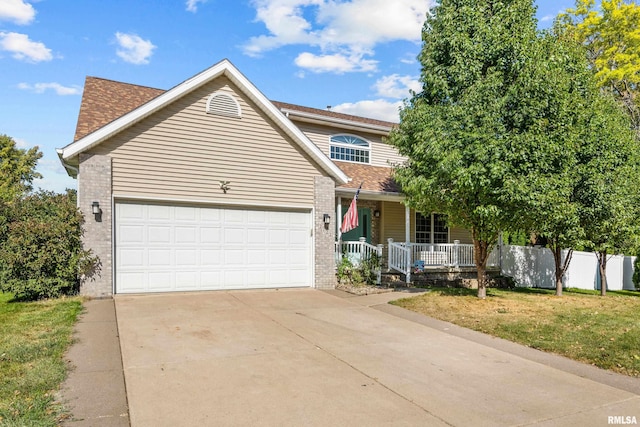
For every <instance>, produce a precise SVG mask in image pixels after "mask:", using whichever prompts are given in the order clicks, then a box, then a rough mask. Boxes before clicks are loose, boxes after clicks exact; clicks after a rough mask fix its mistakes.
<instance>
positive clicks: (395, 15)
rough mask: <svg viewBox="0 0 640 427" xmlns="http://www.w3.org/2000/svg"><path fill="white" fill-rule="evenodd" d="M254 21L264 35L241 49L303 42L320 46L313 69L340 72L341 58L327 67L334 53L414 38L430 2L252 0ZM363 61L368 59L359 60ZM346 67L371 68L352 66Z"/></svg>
mask: <svg viewBox="0 0 640 427" xmlns="http://www.w3.org/2000/svg"><path fill="white" fill-rule="evenodd" d="M252 4H253V6H254V7H255V8H256V21H258V22H262V23H264V25H265V26H266V27H267V31H268V34H262V35H259V36H256V37H252V38H250V39H249V41H248V42H247V43H246V44H245V45H244V46H243V49H244V53H245V54H247V55H249V56H259V55H261V54H262V53H264V52H266V51H269V50H272V49H276V48H279V47H282V46H286V45H295V44H303V45H308V46H314V47H317V48H318V49H319V51H320V52H319V53H318V54H310V53H308V54H306V55H305V56H304V57H303V59H305V60H308V59H310V58H311V57H310V56H309V55H314V56H315V58H323V61H319V60H316V61H315V62H317V63H319V64H320V67H319V68H318V69H317V72H328V71H332V72H339V73H342V72H345V67H344V64H343V63H342V61H335V63H336V66H337V68H335V69H332V68H328V67H327V66H326V60H327V59H330V58H332V57H336V56H342V57H347V58H353V57H355V56H358V55H360V56H364V55H367V56H372V55H373V54H374V51H373V48H374V47H375V46H376V45H377V44H379V43H384V42H389V41H396V40H409V41H413V42H416V43H417V42H419V41H420V39H421V32H422V26H423V24H424V20H425V18H426V14H427V12H428V10H429V8H430V7H431V6H432V5H433V4H434V1H433V0H394V1H389V0H351V1H336V0H253V3H252ZM361 60H362V61H370V60H364V59H362V58H361ZM351 62H353V61H351ZM350 71H371V67H370V65H369V66H364V67H362V66H355V67H352V69H351V70H350Z"/></svg>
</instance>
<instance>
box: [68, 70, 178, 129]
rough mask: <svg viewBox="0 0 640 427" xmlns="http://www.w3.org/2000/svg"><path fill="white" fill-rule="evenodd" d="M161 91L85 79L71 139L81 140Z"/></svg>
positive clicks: (105, 80)
mask: <svg viewBox="0 0 640 427" xmlns="http://www.w3.org/2000/svg"><path fill="white" fill-rule="evenodd" d="M165 92H166V91H165V90H162V89H155V88H151V87H146V86H138V85H133V84H129V83H122V82H116V81H113V80H107V79H101V78H99V77H90V76H88V77H87V78H86V79H85V82H84V91H83V92H82V102H81V104H80V113H79V114H78V123H77V125H76V133H75V135H74V138H73V140H74V141H77V140H79V139H81V138H84V137H85V136H87V135H89V134H90V133H92V132H95V131H96V130H98V129H100V128H101V127H102V126H104V125H106V124H107V123H110V122H112V121H113V120H115V119H117V118H118V117H120V116H123V115H125V114H126V113H128V112H130V111H132V110H135V109H136V108H138V107H139V106H141V105H143V104H146V103H147V102H149V101H151V100H152V99H153V98H155V97H157V96H159V95H162V94H163V93H165Z"/></svg>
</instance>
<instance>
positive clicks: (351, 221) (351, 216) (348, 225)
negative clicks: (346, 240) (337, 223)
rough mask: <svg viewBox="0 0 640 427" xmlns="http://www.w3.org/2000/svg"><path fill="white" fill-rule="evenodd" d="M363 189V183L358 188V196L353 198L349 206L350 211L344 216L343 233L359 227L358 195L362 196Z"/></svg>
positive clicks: (341, 229)
mask: <svg viewBox="0 0 640 427" xmlns="http://www.w3.org/2000/svg"><path fill="white" fill-rule="evenodd" d="M361 188H362V183H360V187H358V191H356V195H355V196H353V200H352V201H351V205H349V210H348V211H347V213H346V214H344V218H342V227H340V232H341V233H346V232H347V231H351V230H353V229H354V228H356V227H358V195H359V194H360V189H361Z"/></svg>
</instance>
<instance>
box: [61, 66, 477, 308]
mask: <svg viewBox="0 0 640 427" xmlns="http://www.w3.org/2000/svg"><path fill="white" fill-rule="evenodd" d="M393 126H394V123H390V122H384V121H379V120H372V119H367V118H363V117H356V116H351V115H346V114H340V113H336V112H332V111H326V110H319V109H313V108H307V107H301V106H298V105H291V104H286V103H282V102H274V101H270V100H269V99H267V98H266V97H265V96H264V95H263V94H262V93H261V92H260V91H259V89H258V88H256V87H255V86H254V85H253V84H252V83H251V82H250V81H249V80H248V79H247V78H246V77H245V76H244V75H243V74H242V73H241V72H240V71H239V70H238V69H236V68H235V67H234V66H233V65H232V64H231V63H230V62H229V61H227V60H223V61H221V62H219V63H217V64H215V65H214V66H212V67H211V68H209V69H207V70H204V71H203V72H201V73H199V74H197V75H195V76H193V77H191V78H189V79H188V80H185V81H184V82H182V83H180V84H178V85H177V86H175V87H173V88H172V89H169V90H166V91H165V90H160V89H153V88H149V87H143V86H137V85H131V84H126V83H120V82H114V81H110V80H104V79H100V78H94V77H88V78H87V79H86V82H85V87H84V93H83V97H82V103H81V107H80V112H79V116H78V123H77V128H76V133H75V137H74V141H73V142H72V143H71V144H69V145H67V146H66V147H64V148H62V149H59V150H58V155H59V157H60V159H61V161H62V163H63V165H64V166H65V168H66V170H67V171H68V173H69V175H71V176H73V177H76V178H77V179H78V204H79V207H80V209H81V211H82V212H83V213H84V215H85V220H86V222H85V225H84V228H85V233H84V237H83V238H84V244H85V247H86V248H88V249H91V250H92V251H93V253H94V254H96V255H98V257H99V258H100V261H101V266H100V270H99V271H98V272H96V274H94V275H93V276H91V277H88V278H84V279H83V283H82V285H81V293H82V294H85V295H90V296H98V297H100V296H111V295H113V294H114V293H144V292H172V291H193V290H213V289H244V288H282V287H309V286H311V287H316V288H332V287H333V286H334V284H335V274H334V269H335V259H336V258H335V251H336V247H337V246H336V237H337V230H338V225H339V223H340V221H341V218H342V215H343V214H344V212H345V211H346V209H347V207H348V205H349V203H350V202H351V200H352V198H353V196H354V194H355V192H356V190H357V188H358V187H359V186H360V185H362V189H361V191H360V195H359V199H358V216H359V224H360V225H359V227H358V228H357V229H355V230H353V231H351V232H349V233H345V234H344V235H342V236H340V237H341V239H340V240H341V241H342V242H344V241H354V242H359V243H357V244H360V245H372V247H377V245H387V246H385V250H389V253H390V254H391V249H393V248H396V246H397V248H396V249H398V250H400V251H402V250H407V251H408V250H409V248H410V247H411V248H412V250H414V254H413V258H412V257H411V256H410V257H409V258H407V259H406V260H405V261H402V263H403V264H402V265H403V266H404V267H405V269H407V268H408V265H409V264H410V262H411V260H412V259H416V258H419V257H420V254H422V255H423V258H424V257H425V256H426V257H427V258H425V259H428V256H429V253H428V252H432V253H434V252H435V253H436V254H440V255H442V254H445V255H446V251H445V250H440V249H437V250H435V251H434V248H435V246H434V245H433V244H434V243H444V244H448V245H449V247H452V244H453V242H456V244H458V242H459V243H460V244H462V245H464V244H468V243H470V242H471V239H470V236H469V233H468V232H467V231H465V230H462V229H456V228H452V229H449V228H447V226H446V223H445V221H444V218H443V217H442V216H440V215H438V214H431V215H426V216H425V215H421V214H419V213H415V212H413V211H412V210H410V209H408V208H406V207H405V206H404V205H403V204H402V200H403V196H402V194H401V193H400V190H399V188H398V187H397V186H396V184H395V183H394V181H393V178H392V168H391V166H392V164H394V163H399V162H402V161H403V160H404V159H403V158H402V157H400V156H399V155H398V153H397V152H396V150H395V149H394V148H393V147H391V146H389V145H387V144H385V143H384V141H383V138H384V137H385V136H386V135H387V134H388V133H389V131H390V130H391V129H392V127H393ZM389 239H392V240H389ZM393 241H395V242H402V243H399V244H396V243H394V242H393ZM405 242H413V243H414V245H413V246H412V245H409V244H406V243H405ZM419 244H422V245H426V244H432V245H431V246H420V245H419ZM392 246H393V248H392ZM467 246H468V245H467ZM338 250H340V249H338ZM394 250H395V249H394ZM416 251H417V252H416ZM390 256H391V255H390ZM431 258H433V256H431ZM450 261H451V260H450V259H449V261H445V259H444V258H443V259H440V260H436V261H435V262H436V263H447V262H449V263H450Z"/></svg>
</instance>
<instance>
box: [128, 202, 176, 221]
mask: <svg viewBox="0 0 640 427" xmlns="http://www.w3.org/2000/svg"><path fill="white" fill-rule="evenodd" d="M129 206H131V205H129ZM140 206H142V208H143V210H144V208H145V207H146V208H147V209H146V212H147V216H146V218H147V219H148V220H149V221H152V222H154V221H168V220H170V219H171V208H170V207H169V206H160V205H140ZM144 217H145V216H144V213H143V218H144Z"/></svg>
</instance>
